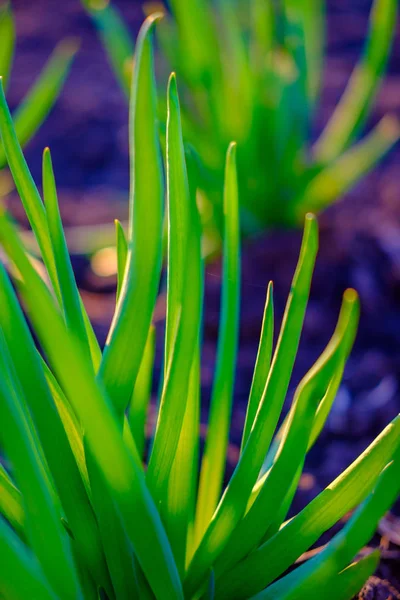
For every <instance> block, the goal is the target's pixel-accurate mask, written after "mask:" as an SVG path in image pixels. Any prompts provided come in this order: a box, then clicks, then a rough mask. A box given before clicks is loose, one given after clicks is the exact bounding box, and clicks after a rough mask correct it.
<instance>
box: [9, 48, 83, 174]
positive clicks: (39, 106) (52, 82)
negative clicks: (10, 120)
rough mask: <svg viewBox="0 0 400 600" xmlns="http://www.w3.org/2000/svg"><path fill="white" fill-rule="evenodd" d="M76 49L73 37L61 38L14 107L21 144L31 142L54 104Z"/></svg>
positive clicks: (16, 128)
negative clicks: (29, 87)
mask: <svg viewBox="0 0 400 600" xmlns="http://www.w3.org/2000/svg"><path fill="white" fill-rule="evenodd" d="M76 50H77V44H76V42H75V41H74V40H64V41H62V42H60V43H59V44H58V46H57V47H56V49H55V50H54V52H53V54H52V55H51V57H50V59H49V60H48V62H47V63H46V65H45V67H44V69H43V70H42V72H41V73H40V75H39V77H38V78H37V80H36V81H35V83H34V85H33V87H32V88H31V89H30V90H29V92H28V94H27V95H26V96H25V98H24V99H23V101H22V102H21V104H20V105H19V106H18V108H17V110H16V111H15V113H14V122H15V131H16V134H17V137H18V141H19V143H20V144H21V146H24V145H25V144H27V143H28V142H29V140H30V139H31V137H32V136H33V134H34V133H35V132H36V131H37V129H38V128H39V127H40V125H41V124H42V123H43V121H44V119H45V118H46V117H47V115H48V113H49V112H50V110H51V108H52V107H53V105H54V103H55V101H56V99H57V96H58V95H59V93H60V91H61V88H62V86H63V84H64V81H65V79H66V77H67V74H68V71H69V69H70V66H71V62H72V59H73V57H74V55H75V53H76ZM4 163H5V154H4V152H3V149H2V148H1V147H0V166H1V165H4ZM10 166H11V165H10Z"/></svg>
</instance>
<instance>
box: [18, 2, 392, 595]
mask: <svg viewBox="0 0 400 600" xmlns="http://www.w3.org/2000/svg"><path fill="white" fill-rule="evenodd" d="M115 3H116V5H117V6H119V7H120V9H121V11H122V12H123V14H124V15H125V17H126V18H127V19H128V21H129V23H130V24H131V25H132V30H133V31H135V32H136V31H137V29H138V26H139V24H140V21H141V18H142V15H141V9H140V3H139V2H134V1H133V0H127V1H122V0H119V1H118V0H116V2H115ZM370 4H371V2H369V1H366V0H359V1H356V0H352V2H351V3H349V2H348V1H346V0H330V1H328V6H329V46H328V50H329V53H328V61H327V69H326V73H327V77H326V82H325V89H324V94H323V100H322V103H321V110H320V113H319V117H318V122H317V130H319V129H320V128H321V125H322V124H323V123H324V122H325V121H326V119H327V117H328V116H329V114H330V113H331V111H332V107H333V106H334V104H335V102H336V101H337V99H338V97H339V95H340V93H341V91H342V89H343V86H344V84H345V82H346V80H347V78H348V75H349V73H350V71H351V67H352V65H353V64H354V62H355V60H356V57H357V55H358V53H359V51H360V45H361V42H362V38H363V36H364V34H365V30H366V21H367V14H368V9H369V6H370ZM13 5H14V8H15V14H16V18H17V30H18V34H19V38H18V50H17V55H16V61H15V70H14V76H13V79H12V85H11V88H10V93H9V100H10V102H11V104H12V105H13V106H14V105H15V104H16V103H17V102H18V101H19V99H20V98H21V96H22V94H23V93H24V92H25V90H26V89H27V87H28V85H29V84H30V83H31V82H32V80H33V77H34V74H35V73H36V72H37V71H38V69H39V67H40V66H41V65H42V64H43V62H44V60H45V58H46V56H47V55H48V54H49V52H50V50H51V49H52V47H53V46H54V45H55V43H56V41H57V40H59V39H60V38H61V37H63V36H68V35H72V36H77V37H79V38H81V39H82V46H81V50H80V52H79V54H78V56H77V58H76V61H75V64H74V66H73V69H72V72H71V76H70V78H69V79H68V82H67V84H66V87H65V91H64V93H63V95H62V96H61V98H60V100H59V102H58V103H57V106H56V108H55V109H54V110H53V112H52V114H51V116H50V118H49V119H48V121H47V123H46V124H45V126H44V127H43V128H42V130H41V132H40V134H39V135H37V136H36V138H35V140H34V141H33V142H32V143H31V144H30V145H29V147H28V150H27V158H28V162H29V164H30V165H31V167H32V169H33V172H34V175H35V177H36V178H37V179H38V180H39V177H40V163H41V150H42V148H43V147H44V146H45V145H50V147H51V149H52V151H53V158H54V163H55V168H56V175H57V179H58V182H59V186H60V190H61V193H60V198H61V203H62V209H63V212H64V214H65V217H66V221H67V222H69V223H73V224H74V223H77V222H78V223H86V222H97V221H99V220H100V221H102V220H104V221H107V220H108V221H111V219H112V218H113V217H114V216H115V215H114V210H115V209H114V208H113V207H115V206H118V210H119V211H120V207H121V205H120V203H118V205H116V204H115V201H116V200H121V199H122V200H123V201H125V198H126V191H127V187H128V160H127V152H126V151H127V108H126V103H125V100H124V98H123V95H122V93H121V92H120V90H119V88H118V86H117V85H116V83H115V81H114V79H113V77H112V75H111V73H110V69H109V67H108V65H107V62H106V60H105V57H104V53H103V50H102V48H101V46H100V44H99V43H98V40H97V38H96V35H95V33H94V31H93V28H92V27H91V23H90V21H89V20H88V18H87V17H86V15H85V14H84V13H83V12H82V11H81V9H80V3H79V1H78V0H66V1H64V2H55V1H54V0H37V2H34V3H32V2H31V1H30V0H14V2H13ZM399 65H400V35H397V39H396V43H395V47H394V51H393V57H392V60H391V63H390V65H389V70H388V75H387V77H386V80H385V83H384V86H383V88H382V91H381V92H380V94H379V98H378V103H377V109H376V111H375V112H374V115H373V117H372V119H371V123H370V124H372V123H374V122H376V120H377V119H378V118H379V117H381V116H382V115H383V114H385V113H386V112H395V113H397V115H398V116H399V117H400V73H399ZM399 164H400V147H399V146H397V149H396V150H395V151H393V152H392V153H391V154H390V156H389V157H388V158H386V159H385V160H384V161H383V163H382V164H381V165H380V167H379V168H378V169H376V170H375V171H374V173H372V174H370V175H369V176H368V177H367V178H366V179H364V181H363V182H362V183H361V184H359V185H358V186H357V188H356V189H355V190H354V191H353V192H351V193H350V194H348V195H347V197H346V198H345V199H344V201H343V202H341V203H340V204H338V205H336V206H334V207H332V208H331V209H329V210H328V211H327V212H326V213H325V214H324V215H322V216H321V218H320V229H321V236H320V238H321V239H320V254H319V258H318V263H317V267H316V272H315V277H314V282H313V287H312V293H311V298H310V304H309V310H308V314H307V319H306V323H305V326H304V333H303V336H302V340H301V347H300V352H299V356H298V360H297V363H296V366H295V370H294V375H293V382H292V386H291V393H292V392H293V388H294V385H295V384H296V383H297V382H298V381H299V380H300V378H301V377H302V376H303V375H304V373H305V372H306V370H307V369H308V368H309V367H310V366H311V365H312V362H313V360H315V358H316V357H317V356H318V354H319V353H320V352H321V350H322V349H323V347H324V345H325V344H326V343H327V341H328V339H329V337H330V335H331V333H332V331H333V328H334V325H335V320H336V318H337V315H338V312H339V307H340V301H341V296H342V293H343V291H344V290H345V289H346V287H349V286H351V287H354V288H356V289H357V290H358V292H359V294H360V298H361V306H362V311H361V321H360V328H359V333H358V337H357V340H356V343H355V347H354V351H353V353H352V356H351V358H350V360H349V363H348V366H347V368H346V373H345V377H344V381H343V385H342V386H341V389H340V392H339V395H338V397H337V400H336V402H335V404H334V406H333V410H332V413H331V415H330V417H329V419H328V422H327V426H326V428H325V431H324V433H323V434H322V436H321V439H320V440H319V442H318V444H317V446H316V448H315V449H314V450H313V451H312V452H311V453H310V456H309V459H308V462H307V465H306V473H307V475H306V476H305V477H304V478H303V480H302V482H301V486H300V490H299V493H298V495H297V497H296V500H295V503H294V510H298V509H299V508H301V507H302V506H304V504H305V502H307V501H309V500H310V499H311V498H312V497H313V496H315V494H316V493H317V492H318V491H320V490H321V489H322V488H323V487H324V486H325V485H326V484H327V483H329V482H330V481H331V480H332V479H333V478H334V477H335V476H336V475H337V474H338V473H339V472H340V471H341V470H342V469H343V468H345V467H346V466H347V465H348V464H349V463H350V462H351V461H352V460H353V459H354V458H355V457H356V456H357V455H358V454H359V453H360V452H361V451H362V450H364V448H365V447H366V446H367V445H368V443H369V442H370V441H371V440H372V439H373V437H374V436H375V435H376V434H377V433H379V431H380V430H381V429H382V428H383V427H384V426H385V425H386V424H387V423H388V422H389V421H390V420H391V419H392V418H393V417H394V416H395V415H396V414H397V413H398V412H399V410H400V204H399V203H400V179H399ZM113 202H114V204H113ZM11 204H12V207H13V210H14V211H15V212H16V213H18V212H19V210H18V207H17V200H16V198H13V199H12V203H11ZM300 237H301V236H300V234H299V233H297V232H278V231H276V232H271V233H270V234H269V235H268V236H265V237H263V238H261V239H258V240H256V241H255V242H253V243H249V242H247V243H246V244H245V245H244V248H243V285H242V320H241V335H240V337H241V340H240V352H239V358H238V370H237V382H236V387H235V411H234V418H233V429H232V442H233V443H237V442H238V441H239V439H240V430H241V426H242V423H243V419H244V411H245V402H246V399H247V394H248V391H249V387H250V383H251V376H252V369H253V365H254V359H255V355H256V351H257V341H258V335H259V329H260V324H261V317H262V311H263V303H264V299H265V288H266V285H267V283H268V281H269V280H270V279H273V280H274V285H275V288H274V291H275V305H276V312H277V317H278V322H279V321H280V317H281V315H282V312H283V308H284V303H285V299H286V296H287V293H288V291H289V287H290V280H291V277H292V274H293V271H294V267H295V264H296V259H297V254H298V249H299V245H300ZM75 264H76V267H77V276H78V278H79V281H80V284H81V286H82V288H83V290H84V294H85V298H86V300H87V301H88V306H89V310H90V312H91V314H92V317H93V318H94V319H95V321H96V323H97V326H98V332H99V335H100V337H102V338H103V337H104V332H105V330H106V325H107V322H108V320H109V319H110V317H111V313H112V309H113V294H114V282H113V281H106V282H104V281H103V280H101V279H99V278H96V276H95V275H94V274H93V273H92V272H91V271H90V266H89V263H88V261H87V260H86V259H84V258H78V259H76V261H75ZM219 289H220V267H219V265H218V264H214V265H211V266H208V267H207V282H206V296H207V300H206V315H205V342H204V369H203V384H204V390H205V397H206V398H207V396H208V395H209V390H210V385H211V378H212V373H213V364H214V363H213V361H214V355H215V343H216V335H217V326H218V302H219ZM289 396H291V394H290V395H289ZM289 400H290V397H289ZM325 541H326V540H325ZM378 542H379V540H378ZM395 549H397V551H398V550H399V548H398V546H397V547H395V546H391V550H390V552H389V553H387V552H386V555H385V556H386V558H385V559H384V560H382V561H381V565H380V567H379V570H378V573H377V577H380V578H381V579H382V580H385V579H387V580H389V581H390V586H391V587H388V585H387V584H385V583H382V582H380V580H379V579H377V578H375V579H373V580H371V581H370V582H369V584H368V585H369V587H368V589H367V588H366V589H365V590H364V592H365V593H364V595H363V596H362V597H363V598H368V599H371V600H372V599H376V600H377V599H380V600H384V599H388V598H398V597H399V595H398V594H399V590H400V562H399V554H398V552H397V553H396V552H395V551H394V550H395ZM396 594H397V595H396Z"/></svg>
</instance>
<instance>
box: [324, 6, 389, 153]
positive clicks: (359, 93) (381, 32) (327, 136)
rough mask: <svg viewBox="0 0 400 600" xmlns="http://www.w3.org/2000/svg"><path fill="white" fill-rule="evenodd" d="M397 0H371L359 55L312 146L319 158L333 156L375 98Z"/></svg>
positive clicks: (345, 144) (348, 139)
mask: <svg viewBox="0 0 400 600" xmlns="http://www.w3.org/2000/svg"><path fill="white" fill-rule="evenodd" d="M396 23H397V0H375V1H374V4H373V6H372V10H371V16H370V26H369V35H368V38H367V42H366V46H365V49H364V54H363V57H362V58H361V60H360V62H359V64H358V65H357V66H356V68H355V69H354V71H353V73H352V75H351V77H350V81H349V83H348V84H347V87H346V90H345V92H344V94H343V96H342V98H341V100H340V102H339V104H338V105H337V107H336V109H335V111H334V113H333V115H332V117H331V119H330V120H329V122H328V124H327V126H326V128H325V130H324V131H323V132H322V134H321V137H320V139H319V140H318V141H317V144H316V147H315V155H316V157H317V159H318V160H319V161H320V162H323V163H327V162H330V161H332V160H334V159H336V158H337V157H338V156H339V155H340V153H341V152H343V151H344V150H346V149H347V148H348V146H349V144H350V143H351V142H352V140H353V139H354V138H355V137H356V136H357V134H358V133H359V131H360V129H361V128H362V126H363V125H364V123H365V120H366V118H367V117H368V114H369V112H370V110H371V107H372V104H373V101H374V99H375V95H376V91H377V89H378V86H379V83H380V80H381V77H382V74H383V71H384V69H385V66H386V62H387V59H388V56H389V53H390V47H391V44H392V41H393V36H394V33H395V30H396Z"/></svg>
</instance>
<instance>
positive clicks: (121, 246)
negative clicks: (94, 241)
mask: <svg viewBox="0 0 400 600" xmlns="http://www.w3.org/2000/svg"><path fill="white" fill-rule="evenodd" d="M115 237H116V239H117V302H118V299H119V296H120V293H121V287H122V283H123V281H124V274H125V267H126V261H127V257H128V242H127V241H126V236H125V232H124V229H123V227H122V225H121V222H120V221H118V219H115Z"/></svg>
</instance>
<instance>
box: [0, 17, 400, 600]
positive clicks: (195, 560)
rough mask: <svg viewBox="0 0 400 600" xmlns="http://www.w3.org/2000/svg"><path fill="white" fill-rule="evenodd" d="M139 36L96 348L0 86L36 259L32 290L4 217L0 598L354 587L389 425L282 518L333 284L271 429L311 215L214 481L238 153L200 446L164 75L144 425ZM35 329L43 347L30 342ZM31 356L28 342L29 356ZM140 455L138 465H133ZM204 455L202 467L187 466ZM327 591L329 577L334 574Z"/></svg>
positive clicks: (153, 181)
mask: <svg viewBox="0 0 400 600" xmlns="http://www.w3.org/2000/svg"><path fill="white" fill-rule="evenodd" d="M155 20H156V18H155V17H151V18H149V19H147V21H146V22H145V24H144V25H143V27H142V30H141V32H140V35H139V39H138V43H137V46H136V56H135V65H136V67H135V75H134V80H133V84H132V94H131V105H130V154H131V167H130V168H131V190H130V224H129V231H128V233H127V236H126V237H125V233H124V231H123V229H122V228H121V227H120V225H119V224H117V247H118V253H119V261H118V264H119V273H118V276H119V285H118V292H117V294H118V295H117V302H116V309H115V315H114V318H113V321H112V324H111V328H110V332H109V335H108V339H107V342H106V346H105V348H104V350H103V351H102V352H101V350H100V348H99V346H98V344H97V341H96V338H95V335H94V333H93V329H92V326H91V324H90V321H89V319H88V316H87V314H86V311H85V308H84V305H83V303H82V301H81V299H80V296H79V292H78V290H77V287H76V284H75V281H74V276H73V272H72V267H71V263H70V260H69V255H68V251H67V248H66V244H65V238H64V234H63V228H62V224H61V219H60V213H59V209H58V203H57V193H56V185H55V180H54V174H53V170H52V165H51V157H50V152H49V150H48V149H47V150H45V152H44V156H43V202H42V199H41V196H40V194H39V191H38V189H37V187H36V185H35V183H34V181H33V179H32V177H31V175H30V172H29V170H28V167H27V165H26V162H25V160H24V157H23V154H22V152H21V149H20V146H19V144H18V141H17V137H16V134H15V130H14V127H13V123H12V119H11V116H10V114H9V111H8V107H7V104H6V101H5V98H4V94H3V93H2V94H1V96H0V131H1V136H2V140H3V144H4V147H5V151H6V153H7V158H8V162H9V166H10V169H11V172H12V174H13V177H14V180H15V184H16V186H17V189H18V191H19V194H20V196H21V200H22V202H23V204H24V206H25V209H26V213H27V215H28V218H29V220H30V223H31V226H32V229H33V231H34V234H35V236H36V238H37V241H38V246H39V248H40V250H41V255H42V259H43V262H44V265H45V267H46V270H47V275H48V277H47V282H45V281H44V280H43V279H42V278H41V277H40V276H39V274H38V273H37V271H36V270H35V268H34V266H33V264H32V262H31V260H30V256H29V254H28V253H27V252H26V250H25V248H24V246H23V244H22V243H21V240H20V237H19V235H18V233H17V231H16V229H15V227H14V225H13V224H12V222H11V221H10V220H9V218H8V217H7V215H6V214H5V212H4V211H1V214H0V242H1V244H2V247H3V250H4V253H5V255H6V257H7V259H8V261H9V264H10V269H11V271H12V274H13V279H14V283H15V286H16V288H17V291H18V293H19V297H20V299H21V302H22V303H23V306H24V308H25V309H26V312H27V315H28V318H29V322H30V325H31V328H32V330H33V332H34V334H35V338H34V337H33V336H32V333H31V329H30V328H29V327H28V325H27V322H26V320H25V317H24V314H23V312H22V308H21V304H20V301H19V299H18V297H17V295H16V292H15V291H14V288H13V286H12V284H11V282H10V279H9V277H8V274H7V272H6V270H5V268H4V266H1V268H0V278H1V281H0V370H1V378H0V416H1V426H0V427H1V428H0V431H1V435H0V440H1V449H2V452H3V454H4V456H5V457H6V462H5V467H2V468H1V470H0V513H1V514H2V517H1V518H0V552H1V556H2V570H1V575H0V594H1V596H2V598H5V599H6V600H8V599H13V600H23V599H25V598H35V599H40V600H41V599H44V600H47V599H48V600H55V599H56V598H60V599H61V598H62V599H63V600H69V599H82V598H84V599H85V600H89V599H95V598H99V595H101V597H102V598H104V597H107V598H109V599H118V600H121V599H124V598H126V599H130V600H131V599H132V598H140V599H142V598H157V600H172V599H174V598H176V599H183V598H187V599H192V598H200V597H201V598H216V599H217V598H229V599H232V598H253V597H254V598H274V600H277V599H282V600H283V599H289V598H290V599H294V598H296V599H297V600H300V599H304V600H305V599H306V598H310V597H318V594H319V593H320V592H322V591H323V593H324V594H327V595H328V596H329V594H332V592H333V590H334V591H335V595H334V596H333V595H332V598H335V599H337V598H344V599H346V598H351V596H352V595H353V593H354V592H356V591H357V590H358V589H359V588H360V587H361V585H362V583H363V581H364V580H365V579H366V578H367V576H368V575H369V574H370V573H371V572H372V571H373V570H374V568H375V566H376V564H377V561H378V557H379V556H378V553H373V554H371V555H369V556H368V557H366V558H363V559H361V560H360V561H358V562H355V563H354V562H353V560H354V557H355V556H356V554H357V552H358V551H359V550H360V548H361V547H362V546H363V545H364V544H365V543H366V542H367V541H368V539H369V538H370V537H371V535H372V534H373V532H374V529H375V527H376V524H377V522H378V520H379V518H380V517H381V516H382V515H383V514H384V512H385V511H386V510H387V509H388V508H389V507H390V505H391V504H392V503H393V501H394V500H395V498H396V496H397V494H398V491H399V488H400V479H399V476H398V475H399V466H400V449H399V433H400V420H399V418H396V419H394V421H393V422H392V423H391V424H389V425H388V426H387V427H386V429H385V430H384V431H383V432H382V433H381V434H380V435H379V436H378V437H377V438H376V439H375V441H374V442H373V443H372V444H371V445H370V446H369V447H368V448H367V449H366V451H365V452H364V453H363V454H361V455H360V457H359V458H358V459H357V460H356V461H354V463H352V464H351V465H350V466H349V467H348V468H347V469H346V471H344V472H343V473H342V474H341V475H340V476H339V477H338V478H337V479H336V480H335V481H333V482H332V483H331V484H330V485H329V486H328V487H327V488H326V489H325V490H323V491H322V492H321V493H320V494H319V495H318V496H317V497H316V498H315V499H314V500H313V501H312V502H311V503H310V504H309V505H308V506H307V507H306V508H305V509H304V510H303V511H301V512H300V513H299V514H297V515H296V516H294V517H293V518H292V519H291V520H289V521H287V520H286V516H287V513H288V510H289V508H290V505H291V502H292V499H293V495H294V493H295V490H296V488H297V484H298V481H299V478H300V475H301V472H302V468H303V464H304V460H305V457H306V454H307V452H308V450H309V449H310V448H311V446H312V445H313V444H314V443H315V441H316V439H317V438H318V435H319V433H320V431H321V429H322V427H323V425H324V422H325V420H326V418H327V415H328V413H329V409H330V407H331V405H332V402H333V400H334V398H335V395H336V392H337V389H338V386H339V385H340V381H341V378H342V373H343V369H344V365H345V362H346V359H347V357H348V355H349V352H350V350H351V347H352V344H353V340H354V336H355V332H356V328H357V322H358V310H359V308H358V299H357V294H356V293H355V292H354V291H353V290H347V291H346V292H345V294H344V297H343V304H342V308H341V311H340V315H339V318H338V323H337V326H336V329H335V331H334V333H333V335H332V338H331V340H330V341H329V343H328V345H327V346H326V349H325V350H324V352H323V353H322V354H321V356H320V358H319V359H318V360H317V361H316V363H315V364H314V366H313V367H312V368H311V369H310V371H309V372H308V373H307V374H306V375H305V377H304V378H303V380H302V381H301V383H300V384H299V386H298V388H297V390H296V392H295V395H294V399H293V401H292V405H291V407H290V410H289V412H288V415H287V416H286V418H285V419H284V420H283V423H282V425H281V426H280V427H278V422H279V418H280V415H281V412H282V406H283V403H284V400H285V397H286V394H287V390H288V386H289V382H290V377H291V372H292V368H293V364H294V361H295V358H296V354H297V348H298V344H299V340H300V334H301V329H302V324H303V320H304V315H305V311H306V307H307V301H308V296H309V290H310V284H311V278H312V273H313V268H314V262H315V258H316V253H317V247H318V230H317V222H316V220H315V218H314V217H313V216H311V215H308V216H307V217H306V219H305V228H304V235H303V241H302V246H301V250H300V257H299V261H298V265H297V268H296V272H295V275H294V278H293V283H292V288H291V292H290V295H289V298H288V302H287V306H286V311H285V315H284V318H283V321H282V326H281V329H280V333H279V338H278V342H277V344H276V347H275V348H273V327H274V308H273V289H272V285H270V286H269V287H268V290H267V297H266V304H265V312H264V318H263V324H262V328H261V336H260V345H259V351H258V357H257V361H256V365H255V369H254V377H253V384H252V388H251V392H250V397H249V403H248V410H247V417H246V423H245V426H244V430H243V439H242V446H241V453H240V458H239V461H238V464H237V466H236V468H235V470H234V473H233V475H232V476H231V478H230V480H229V482H228V484H227V486H226V488H225V489H224V490H223V479H224V470H225V456H226V449H227V442H228V431H229V422H230V415H231V404H232V388H233V381H234V373H235V358H236V349H237V338H238V306H239V281H240V275H239V272H240V259H239V256H240V249H239V216H238V214H239V203H238V182H237V175H236V146H235V144H231V145H230V146H229V149H228V152H227V157H226V167H225V187H224V199H223V206H224V249H223V283H222V310H221V322H220V336H219V345H218V353H217V368H216V373H215V380H214V387H213V394H212V400H211V409H210V417H209V428H208V433H207V436H206V442H205V449H204V453H203V454H202V457H201V461H200V460H199V459H200V456H199V414H200V397H201V394H200V354H201V352H200V349H201V322H202V302H203V276H204V273H203V263H202V254H201V244H200V241H201V235H200V229H201V228H200V220H199V214H198V209H197V205H196V200H195V198H196V193H195V192H196V187H197V162H196V160H195V159H193V155H192V153H191V152H190V151H189V152H185V149H184V145H183V140H182V131H181V116H180V107H179V98H178V92H177V86H176V78H175V75H171V78H170V81H169V86H168V120H167V133H166V140H167V143H166V156H165V164H166V197H167V209H166V212H167V221H168V250H167V255H168V256H167V274H168V280H167V313H166V333H165V360H164V364H165V367H164V373H163V381H162V386H161V393H160V399H159V407H158V415H157V420H156V426H155V429H154V432H153V435H152V443H151V445H150V448H149V449H148V451H146V452H145V448H146V436H145V421H146V412H147V408H148V403H149V389H150V383H151V377H152V368H153V359H154V341H155V332H154V328H153V326H152V323H151V321H152V314H153V310H154V306H155V302H156V296H157V291H158V286H159V282H160V275H161V265H162V260H161V259H162V251H163V248H162V225H163V201H164V178H163V169H162V162H161V150H160V146H159V140H158V129H157V128H158V126H157V119H156V93H155V82H154V76H153V57H152V45H151V32H152V29H153V25H154V21H155ZM35 339H37V340H38V343H39V344H40V346H37V345H36V343H35ZM39 348H40V352H39ZM145 454H146V455H147V460H146V461H144V458H145ZM199 464H200V467H199ZM352 509H356V510H355V512H354V513H353V515H352V516H351V518H350V520H349V521H348V522H347V524H346V526H345V527H344V528H343V529H342V531H341V532H340V533H339V534H337V535H336V536H335V537H334V538H333V539H332V540H331V542H330V543H329V544H328V545H327V546H326V548H325V549H324V550H323V551H322V552H321V553H320V554H318V555H317V556H315V557H314V558H312V559H311V560H309V561H307V562H306V563H305V564H303V565H302V566H300V567H298V568H297V569H295V570H294V571H293V572H292V573H290V574H289V575H285V576H284V577H282V578H281V579H279V577H280V576H281V575H282V574H284V572H285V571H286V570H287V568H288V567H290V566H291V565H292V564H293V562H294V561H295V560H296V559H297V558H298V557H299V556H300V555H301V554H302V553H303V552H304V551H305V550H307V549H308V548H309V547H310V546H311V545H312V544H313V543H314V542H316V541H317V540H318V538H319V537H320V535H321V534H322V533H323V532H324V531H326V530H327V529H329V528H330V527H331V526H332V525H333V524H335V523H336V522H337V521H339V520H340V519H341V518H342V517H343V516H344V515H345V514H346V513H347V512H348V511H350V510H352ZM333 583H334V584H335V585H333Z"/></svg>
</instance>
